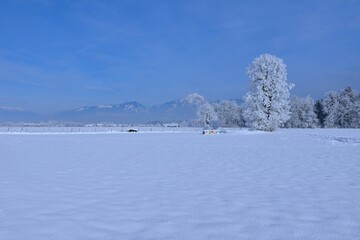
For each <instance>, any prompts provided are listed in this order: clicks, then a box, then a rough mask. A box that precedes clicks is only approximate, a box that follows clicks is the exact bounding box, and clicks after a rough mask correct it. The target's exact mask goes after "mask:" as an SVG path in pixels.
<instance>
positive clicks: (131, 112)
mask: <svg viewBox="0 0 360 240" xmlns="http://www.w3.org/2000/svg"><path fill="white" fill-rule="evenodd" d="M147 113H148V109H147V108H146V107H145V106H144V105H142V104H141V103H139V102H126V103H122V104H106V105H99V106H85V107H81V108H77V109H72V110H68V111H63V112H60V113H57V114H55V115H54V119H55V120H65V121H78V122H119V123H141V122H142V118H143V117H144V116H145V115H146V114H147Z"/></svg>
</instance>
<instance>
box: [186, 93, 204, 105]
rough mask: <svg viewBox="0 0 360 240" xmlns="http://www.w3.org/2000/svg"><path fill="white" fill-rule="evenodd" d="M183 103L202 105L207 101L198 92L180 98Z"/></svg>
mask: <svg viewBox="0 0 360 240" xmlns="http://www.w3.org/2000/svg"><path fill="white" fill-rule="evenodd" d="M180 102H181V103H188V104H191V105H202V104H204V103H206V102H207V101H206V99H205V98H204V97H203V96H201V95H200V94H197V93H192V94H189V95H188V96H187V97H185V98H183V99H181V100H180Z"/></svg>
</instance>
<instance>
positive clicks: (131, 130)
mask: <svg viewBox="0 0 360 240" xmlns="http://www.w3.org/2000/svg"><path fill="white" fill-rule="evenodd" d="M127 131H128V132H138V130H137V129H128V130H127Z"/></svg>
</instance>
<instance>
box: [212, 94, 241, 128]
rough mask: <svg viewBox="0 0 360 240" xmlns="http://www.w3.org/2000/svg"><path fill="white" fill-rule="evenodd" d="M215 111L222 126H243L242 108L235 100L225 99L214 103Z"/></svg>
mask: <svg viewBox="0 0 360 240" xmlns="http://www.w3.org/2000/svg"><path fill="white" fill-rule="evenodd" d="M214 109H215V112H216V114H217V116H218V118H219V121H220V125H221V126H222V127H242V126H244V120H243V117H242V109H241V107H240V106H239V105H238V104H236V102H235V101H228V100H223V101H220V102H219V103H215V104H214Z"/></svg>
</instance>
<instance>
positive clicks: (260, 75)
mask: <svg viewBox="0 0 360 240" xmlns="http://www.w3.org/2000/svg"><path fill="white" fill-rule="evenodd" d="M248 76H249V83H250V84H249V85H250V88H249V92H248V93H247V94H246V95H245V96H244V100H245V102H244V103H243V104H237V103H236V102H235V101H227V100H224V101H220V102H218V103H214V104H210V103H205V104H203V105H202V106H200V107H199V109H198V117H199V119H198V120H199V122H200V124H201V125H203V126H204V127H207V128H217V127H249V128H250V129H254V130H262V131H273V130H275V129H276V128H278V127H284V128H316V127H324V128H360V94H359V93H358V92H356V91H354V90H353V89H352V88H351V87H347V88H345V89H342V90H340V91H338V92H329V93H327V94H326V96H325V98H323V99H319V100H316V101H314V99H313V98H311V97H310V96H307V97H303V98H302V97H298V96H290V90H291V89H292V88H293V87H294V84H291V83H288V82H287V72H286V65H285V64H284V62H283V60H282V59H280V58H277V57H276V56H273V55H270V54H263V55H261V56H259V57H257V58H255V59H254V61H253V62H252V64H251V66H250V67H249V69H248Z"/></svg>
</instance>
